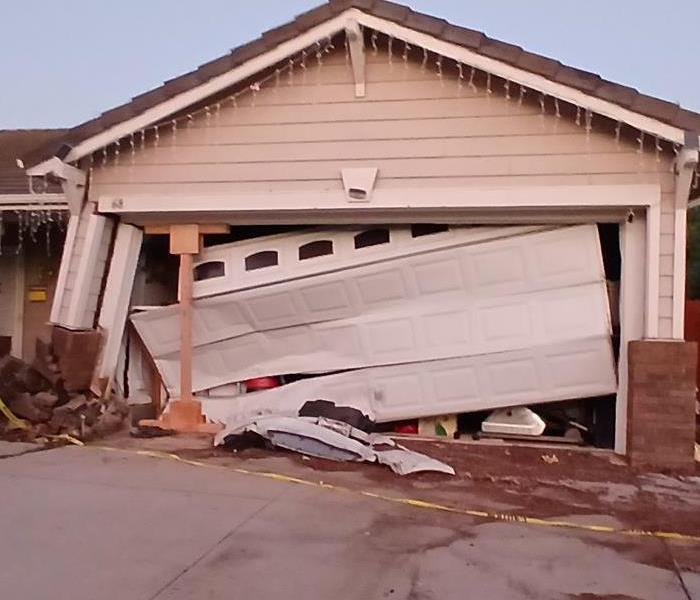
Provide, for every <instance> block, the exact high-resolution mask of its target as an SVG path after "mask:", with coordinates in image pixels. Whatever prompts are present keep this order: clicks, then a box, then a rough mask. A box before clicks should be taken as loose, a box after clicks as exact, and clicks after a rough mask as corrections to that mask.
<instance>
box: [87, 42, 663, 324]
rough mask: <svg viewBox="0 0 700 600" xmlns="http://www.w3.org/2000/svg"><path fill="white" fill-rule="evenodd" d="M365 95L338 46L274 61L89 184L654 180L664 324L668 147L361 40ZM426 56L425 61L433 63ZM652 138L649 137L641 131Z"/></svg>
mask: <svg viewBox="0 0 700 600" xmlns="http://www.w3.org/2000/svg"><path fill="white" fill-rule="evenodd" d="M368 61H369V64H368V68H367V96H366V97H365V98H355V96H354V85H353V80H352V72H351V69H350V67H349V66H348V65H347V64H346V61H345V58H344V56H343V55H342V53H339V54H338V55H335V56H333V57H329V58H327V59H325V61H324V64H323V66H321V67H320V68H319V67H318V66H317V65H316V63H315V59H314V60H310V61H309V66H308V68H307V69H306V70H302V69H299V68H297V69H295V71H294V73H293V75H292V77H291V78H289V77H288V76H287V74H282V75H281V77H280V78H279V82H278V84H277V85H275V84H274V81H273V82H270V83H269V84H267V85H266V86H265V87H263V89H262V90H261V91H260V92H259V93H256V94H252V93H250V94H248V95H247V96H245V97H242V98H240V99H239V100H238V101H237V103H236V105H235V106H234V105H233V103H232V102H231V101H229V100H227V101H224V102H222V104H221V106H220V110H218V111H217V110H212V112H211V115H210V116H209V117H208V118H207V117H205V116H198V117H197V118H196V119H195V120H194V121H193V122H192V123H191V124H190V125H188V126H186V125H185V124H182V125H180V126H178V128H177V131H175V132H173V131H172V129H171V127H170V126H164V127H163V128H161V131H160V139H159V142H158V145H157V146H156V145H154V143H153V142H149V143H148V144H147V145H146V146H145V147H144V148H140V141H139V139H138V136H137V138H136V151H135V152H134V153H131V152H130V150H129V148H128V145H127V147H123V148H122V149H121V152H120V155H119V158H118V160H115V159H110V160H109V162H108V163H107V164H106V165H101V164H100V160H99V159H98V160H97V164H96V165H95V166H94V175H93V183H92V186H91V194H92V196H93V197H94V198H95V199H96V198H97V197H99V196H100V195H103V194H118V195H127V194H130V193H149V194H167V195H185V196H186V195H188V194H215V195H216V194H226V193H232V192H243V191H282V190H284V191H303V190H309V191H311V190H340V189H342V183H341V180H340V169H341V168H344V167H352V166H371V167H378V168H379V178H378V182H377V187H378V188H383V189H389V188H405V187H426V188H429V187H436V186H450V187H452V186H464V187H473V186H490V185H497V186H519V185H547V184H560V185H564V184H610V183H612V184H614V183H656V182H658V183H660V185H661V187H662V191H663V196H662V215H661V229H662V237H661V240H660V242H661V244H660V246H661V252H660V253H661V256H660V281H659V288H660V302H659V317H660V323H659V324H660V332H659V333H660V335H661V336H662V337H670V336H671V316H672V302H671V294H672V288H673V222H674V215H673V185H674V179H673V176H672V174H671V170H670V158H669V157H667V156H662V157H661V158H660V159H657V157H656V156H655V154H654V152H653V151H652V146H653V143H652V142H651V141H648V143H647V147H648V150H649V151H647V152H644V153H643V154H640V153H638V151H637V146H636V144H634V143H633V142H632V143H630V142H628V141H622V142H619V143H617V142H616V141H615V140H614V139H613V137H612V136H610V135H608V134H601V133H596V131H595V126H596V120H595V118H594V121H593V133H592V134H590V135H587V134H586V132H585V129H584V128H583V127H581V126H577V125H576V124H575V123H574V122H573V120H570V119H567V118H556V117H555V116H553V115H552V114H551V113H552V112H553V106H552V101H551V99H550V100H549V104H548V114H546V115H543V114H541V110H540V106H539V103H538V102H537V101H536V99H535V98H526V101H525V102H523V103H522V104H521V103H519V102H518V99H517V96H518V94H517V89H515V90H513V89H512V90H511V93H512V94H513V98H511V99H510V100H506V99H505V98H504V97H503V93H502V89H496V90H495V93H493V94H487V93H486V91H485V90H484V89H483V86H482V87H481V88H480V89H478V90H477V91H476V92H472V91H471V90H470V89H469V88H468V87H467V86H466V85H463V86H461V87H460V86H459V85H458V83H457V81H456V80H455V79H451V78H449V77H447V76H445V77H443V78H442V79H440V78H438V77H437V75H436V73H435V71H434V69H432V70H431V69H422V68H421V67H420V65H417V64H408V65H405V64H404V62H403V61H402V60H401V58H400V56H395V57H394V59H393V63H392V64H389V61H388V58H387V56H386V55H381V54H380V55H377V56H375V55H373V53H372V52H371V51H370V52H369V54H368ZM429 64H430V63H429ZM647 139H648V138H647Z"/></svg>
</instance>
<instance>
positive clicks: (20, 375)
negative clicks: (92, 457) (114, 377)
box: [0, 357, 129, 440]
mask: <svg viewBox="0 0 700 600" xmlns="http://www.w3.org/2000/svg"><path fill="white" fill-rule="evenodd" d="M44 367H46V370H47V372H51V373H55V374H56V377H55V378H51V379H49V378H47V377H45V376H44V374H43V373H41V372H40V371H39V370H38V369H36V368H35V367H33V366H30V365H28V364H27V363H25V362H24V361H22V360H20V359H18V358H14V357H4V358H3V359H2V360H0V398H2V399H3V402H2V403H1V404H0V415H2V416H0V434H2V433H3V432H4V431H8V432H9V431H13V430H17V429H21V430H23V437H26V438H27V439H29V440H33V439H36V438H41V437H43V438H46V439H51V438H54V439H61V438H60V436H63V435H67V436H70V437H73V438H80V439H83V440H86V439H92V438H96V437H101V436H104V435H107V434H108V433H112V432H114V431H116V430H118V429H120V428H121V427H122V423H123V421H124V419H125V418H126V416H127V415H128V414H129V406H128V405H127V404H126V402H124V401H123V400H121V399H120V398H118V397H116V396H113V397H111V398H109V399H108V400H101V399H98V398H94V397H92V396H91V395H90V394H89V392H83V391H67V390H66V389H65V387H64V385H63V384H64V381H65V379H64V377H63V372H62V371H57V372H54V371H53V370H52V368H50V367H48V366H47V365H46V364H44ZM56 436H59V437H58V438H56Z"/></svg>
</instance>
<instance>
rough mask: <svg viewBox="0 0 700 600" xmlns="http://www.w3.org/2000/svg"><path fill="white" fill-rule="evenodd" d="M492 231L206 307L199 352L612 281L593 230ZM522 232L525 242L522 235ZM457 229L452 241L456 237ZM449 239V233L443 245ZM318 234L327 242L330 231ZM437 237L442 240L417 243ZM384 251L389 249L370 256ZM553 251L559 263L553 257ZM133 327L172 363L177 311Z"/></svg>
mask: <svg viewBox="0 0 700 600" xmlns="http://www.w3.org/2000/svg"><path fill="white" fill-rule="evenodd" d="M484 229H488V231H489V232H490V235H491V237H492V238H493V236H495V235H497V234H498V236H499V237H497V239H489V240H487V241H482V242H480V243H478V244H475V243H473V240H472V239H471V238H469V242H464V243H463V245H460V246H454V238H451V243H452V246H453V247H450V248H437V249H436V248H435V247H434V245H433V246H427V245H426V246H425V247H424V248H423V250H424V252H423V253H419V254H412V255H409V256H406V255H404V256H398V257H395V258H393V259H391V260H384V261H382V262H376V263H372V264H364V263H363V264H359V265H355V266H352V267H347V268H345V269H343V270H341V271H334V272H331V273H325V274H322V275H314V276H310V277H302V278H299V279H295V280H292V281H285V282H282V283H278V284H274V285H265V286H264V287H261V288H258V289H250V290H244V291H240V292H234V293H227V294H225V295H223V296H217V297H213V298H205V299H200V300H197V301H196V302H195V304H194V311H193V313H194V316H193V339H194V345H195V346H203V345H206V344H211V343H214V342H217V341H220V340H224V339H227V338H233V337H237V336H241V335H245V334H248V333H252V332H255V331H267V330H270V329H276V328H281V327H291V326H295V325H302V324H309V323H320V322H324V321H330V320H336V319H350V318H354V317H358V316H362V315H367V314H370V313H373V312H378V311H381V310H395V309H396V308H397V307H400V306H402V305H403V304H405V303H406V302H407V301H411V302H419V303H423V302H437V301H438V300H439V302H444V303H446V304H449V303H450V302H454V301H455V300H456V299H458V298H459V299H463V298H465V296H466V297H468V298H479V297H485V298H495V297H507V296H511V295H517V294H524V293H529V292H534V291H540V290H554V289H557V288H564V287H569V286H578V285H583V284H588V283H592V282H599V281H603V279H604V275H603V266H602V261H601V258H600V249H599V242H598V234H597V229H596V227H595V226H594V225H584V226H577V227H568V228H561V229H555V230H547V231H539V232H531V233H528V234H526V235H523V234H522V233H523V228H511V227H504V228H497V229H493V228H484ZM476 230H477V231H480V230H481V228H476ZM513 230H515V231H517V232H518V233H519V235H517V236H513V235H512V232H513ZM458 231H459V230H452V231H450V232H448V233H450V234H454V235H455V236H456V235H457V232H458ZM467 231H469V232H473V231H475V229H473V228H468V229H467ZM392 232H393V229H392ZM499 232H500V233H499ZM330 235H331V234H330V233H329V234H328V236H325V237H330ZM440 235H446V234H438V235H437V236H435V237H439V236H440ZM470 235H473V234H472V233H470ZM483 235H484V234H483V233H482V237H483ZM317 236H320V237H321V238H323V237H324V233H323V232H319V233H317ZM297 237H301V236H297ZM430 237H433V236H425V238H416V239H415V240H413V239H411V242H414V243H415V242H418V241H421V242H422V241H423V240H425V239H426V238H430ZM289 239H291V240H294V239H295V238H294V237H293V236H291V237H289ZM294 243H295V244H296V243H297V242H294ZM294 247H296V246H294ZM375 248H381V246H378V247H372V248H364V249H363V250H375ZM413 250H415V249H414V248H413ZM549 250H551V251H552V252H556V253H557V256H549V254H548V251H549ZM397 252H398V251H394V254H396V253H397ZM358 260H360V259H359V258H358ZM362 260H364V259H362ZM345 262H346V263H347V262H348V261H347V260H346V261H345ZM132 320H133V322H134V325H135V326H136V328H137V330H138V331H139V334H140V335H141V337H142V339H143V341H144V343H145V345H146V347H147V348H148V349H149V351H150V352H151V354H152V355H153V356H155V357H164V356H166V355H168V354H172V353H173V352H176V351H177V350H178V348H179V341H180V338H179V316H178V309H177V306H172V307H166V308H162V309H157V310H152V311H149V312H146V313H141V314H138V315H135V316H134V317H133V318H132Z"/></svg>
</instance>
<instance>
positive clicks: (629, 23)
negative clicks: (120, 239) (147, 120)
mask: <svg viewBox="0 0 700 600" xmlns="http://www.w3.org/2000/svg"><path fill="white" fill-rule="evenodd" d="M321 2H322V0H255V1H254V2H250V1H241V0H239V1H236V0H199V1H198V2H191V1H190V2H186V1H184V0H111V1H109V2H105V1H104V0H102V1H98V0H92V1H88V0H62V1H60V2H58V1H56V0H0V50H1V52H0V128H12V129H17V128H34V127H70V126H73V125H77V124H79V123H81V122H83V121H86V120H88V119H90V118H92V117H94V116H96V115H98V114H99V113H101V112H103V111H105V110H108V109H110V108H112V107H114V106H117V105H119V104H121V103H123V102H125V101H128V100H129V99H130V98H131V97H132V96H135V95H137V94H140V93H142V92H144V91H147V90H149V89H152V88H154V87H157V86H158V85H160V84H161V83H162V82H163V81H164V80H167V79H170V78H173V77H176V76H178V75H181V74H182V73H185V72H187V71H190V70H192V69H193V68H195V67H197V66H199V65H200V64H202V63H204V62H207V61H208V60H211V59H213V58H216V57H218V56H221V55H222V54H224V53H226V52H228V50H230V49H231V48H233V47H235V46H237V45H239V44H242V43H244V42H246V41H249V40H251V39H253V38H255V37H257V36H258V35H259V34H260V33H262V32H263V31H265V30H266V29H270V28H272V27H275V26H277V25H281V24H284V23H286V22H288V21H289V20H291V19H292V18H293V17H294V16H295V15H297V14H299V13H301V12H304V11H305V10H308V9H309V8H312V7H314V6H316V5H318V4H320V3H321ZM403 3H404V4H408V5H409V6H411V7H412V8H413V9H415V10H418V11H421V12H426V13H429V14H433V15H435V16H438V17H441V18H444V19H447V20H448V21H450V22H452V23H456V24H459V25H462V26H465V27H470V28H472V29H477V30H480V31H484V32H485V33H486V34H487V35H489V36H491V37H493V38H496V39H500V40H502V41H505V42H509V43H513V44H517V45H519V46H522V47H523V48H525V49H527V50H530V51H533V52H537V53H539V54H544V55H546V56H550V57H552V58H555V59H557V60H559V61H561V62H563V63H564V64H569V65H571V66H575V67H578V68H582V69H585V70H589V71H594V72H596V73H599V74H601V75H602V76H603V77H605V78H606V79H610V80H612V81H616V82H619V83H624V84H625V85H629V86H632V87H635V88H637V89H639V90H640V91H642V92H644V93H647V94H650V95H652V96H658V97H661V98H664V99H666V100H671V101H673V102H679V103H680V104H681V105H682V106H684V107H686V108H689V109H691V110H697V111H699V112H700V77H699V76H698V75H699V73H698V64H699V63H700V60H699V59H700V50H698V44H697V41H696V40H697V39H698V38H697V26H698V23H700V0H675V1H673V2H668V3H666V2H661V1H659V0H583V1H576V2H575V1H573V0H556V1H555V0H529V1H524V0H409V1H407V2H403Z"/></svg>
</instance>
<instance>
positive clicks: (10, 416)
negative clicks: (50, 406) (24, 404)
mask: <svg viewBox="0 0 700 600" xmlns="http://www.w3.org/2000/svg"><path fill="white" fill-rule="evenodd" d="M0 413H2V414H3V415H5V418H6V419H7V422H8V423H9V424H10V429H22V430H27V429H29V425H28V424H27V422H26V421H24V420H23V419H20V418H18V417H16V416H15V414H14V413H13V412H12V411H11V410H10V409H9V408H7V404H5V403H4V402H3V401H2V398H0Z"/></svg>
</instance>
